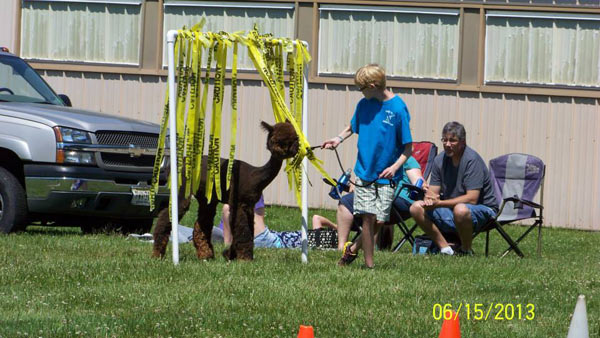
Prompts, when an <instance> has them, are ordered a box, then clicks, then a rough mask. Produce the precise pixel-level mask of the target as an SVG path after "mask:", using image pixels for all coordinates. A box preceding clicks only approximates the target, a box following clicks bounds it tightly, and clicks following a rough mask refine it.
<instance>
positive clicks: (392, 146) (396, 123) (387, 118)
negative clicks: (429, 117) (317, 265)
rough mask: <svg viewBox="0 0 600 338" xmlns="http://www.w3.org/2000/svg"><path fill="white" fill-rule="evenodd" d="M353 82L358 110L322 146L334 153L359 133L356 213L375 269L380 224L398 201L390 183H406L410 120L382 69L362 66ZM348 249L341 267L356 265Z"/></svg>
mask: <svg viewBox="0 0 600 338" xmlns="http://www.w3.org/2000/svg"><path fill="white" fill-rule="evenodd" d="M354 83H355V84H356V86H357V87H358V89H359V90H360V91H361V92H362V94H363V95H364V98H363V99H361V100H360V101H359V102H358V104H357V105H356V110H355V111H354V116H353V117H352V121H351V122H350V125H349V126H348V127H346V128H345V129H344V130H342V132H340V133H339V134H338V136H336V137H334V138H332V139H329V140H327V141H325V142H323V145H322V147H323V148H335V147H337V146H338V145H339V144H340V143H342V141H344V139H346V138H347V137H349V136H350V135H352V134H353V133H356V134H358V143H357V148H358V155H357V159H356V165H355V166H354V173H355V175H356V188H355V190H354V191H355V193H354V195H355V198H354V214H355V215H360V216H361V217H362V221H363V236H362V242H363V243H362V244H363V245H362V247H363V250H364V253H365V264H366V266H367V267H368V268H372V267H373V266H374V263H373V250H374V240H373V237H374V235H375V230H376V229H375V224H376V221H377V220H379V221H382V222H386V221H387V220H388V219H389V217H390V209H391V206H392V199H393V196H394V187H393V186H392V184H391V183H392V181H393V182H394V183H395V184H397V183H398V182H399V181H400V180H401V179H402V176H403V172H402V170H399V169H400V168H402V165H403V164H404V162H406V160H407V159H408V158H409V157H410V155H411V154H412V137H411V134H410V126H409V121H410V115H409V113H408V109H407V108H406V104H405V103H404V101H402V99H401V98H400V97H399V96H397V95H394V94H393V93H392V92H391V91H389V90H387V89H386V86H385V85H386V83H385V70H384V69H383V68H382V67H380V66H379V65H376V64H369V65H366V66H363V67H361V68H360V69H359V70H357V71H356V74H355V75H354ZM349 247H350V245H348V243H347V244H346V245H345V246H344V250H343V256H342V259H340V261H339V262H338V265H348V264H350V262H352V260H354V257H352V256H355V255H356V254H352V252H351V250H349Z"/></svg>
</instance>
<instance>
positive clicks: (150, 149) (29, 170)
mask: <svg viewBox="0 0 600 338" xmlns="http://www.w3.org/2000/svg"><path fill="white" fill-rule="evenodd" d="M70 105H71V103H70V100H69V98H68V97H67V96H66V95H57V94H56V93H55V92H54V91H53V90H52V88H50V86H49V85H48V84H47V83H46V82H45V81H44V80H43V79H42V78H41V77H40V76H39V75H38V74H37V73H36V71H35V70H33V69H32V68H31V67H30V66H29V65H28V64H27V63H26V62H25V61H24V60H22V59H21V58H19V57H17V56H15V55H13V54H10V53H8V52H7V51H6V50H4V51H0V233H9V232H12V231H18V230H23V229H25V227H26V226H27V225H28V224H31V223H32V222H40V223H41V224H51V225H57V226H60V225H65V226H80V227H81V228H82V230H83V231H84V232H90V231H95V230H98V229H103V230H107V229H110V230H120V231H123V232H133V231H143V232H146V231H149V230H150V228H151V227H152V219H153V216H155V215H154V214H152V213H151V212H150V209H149V201H148V196H149V185H150V183H151V176H152V168H153V164H154V155H155V153H156V146H157V142H158V133H159V127H158V125H156V124H152V123H148V122H143V121H136V120H132V119H126V118H122V117H118V116H115V115H109V114H102V113H97V112H91V111H85V110H79V109H74V108H71V107H70ZM163 165H168V161H164V163H163ZM162 169H163V173H162V175H161V180H160V181H161V188H160V190H159V194H158V195H157V198H156V201H157V209H155V210H158V209H160V208H161V207H164V206H166V205H167V203H168V197H169V196H168V189H167V188H166V185H165V183H166V176H165V174H164V170H165V169H166V168H162Z"/></svg>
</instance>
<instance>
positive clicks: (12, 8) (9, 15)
mask: <svg viewBox="0 0 600 338" xmlns="http://www.w3.org/2000/svg"><path fill="white" fill-rule="evenodd" d="M19 2H20V0H3V1H2V4H1V5H0V7H1V9H2V10H0V22H1V23H2V25H1V26H0V27H2V28H1V29H0V47H8V49H9V50H10V51H11V52H12V53H16V52H17V51H16V50H15V49H16V45H15V42H16V39H15V37H16V36H17V20H16V18H17V8H18V5H19Z"/></svg>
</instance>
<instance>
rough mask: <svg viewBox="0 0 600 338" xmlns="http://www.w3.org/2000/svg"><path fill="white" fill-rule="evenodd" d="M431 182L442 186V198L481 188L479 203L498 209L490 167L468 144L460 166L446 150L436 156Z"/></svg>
mask: <svg viewBox="0 0 600 338" xmlns="http://www.w3.org/2000/svg"><path fill="white" fill-rule="evenodd" d="M429 184H430V185H434V186H439V187H441V190H440V191H441V195H442V196H441V197H440V198H441V199H442V200H447V199H451V198H455V197H458V196H462V195H464V194H466V193H467V190H479V200H478V201H477V204H483V205H486V206H488V207H490V208H492V209H493V210H495V211H498V203H497V201H496V196H494V190H493V189H494V188H493V187H492V182H491V181H490V173H489V171H488V168H487V166H486V165H485V162H484V161H483V159H482V158H481V156H479V154H477V152H476V151H475V150H473V149H471V148H469V147H468V146H465V151H464V153H463V155H462V157H461V158H460V163H459V164H458V167H455V166H454V165H453V164H452V158H450V157H448V156H445V153H444V152H442V153H441V154H439V155H438V156H436V158H435V160H434V161H433V168H432V170H431V179H430V182H429Z"/></svg>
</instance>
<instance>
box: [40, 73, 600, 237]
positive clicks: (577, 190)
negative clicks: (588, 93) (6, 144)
mask: <svg viewBox="0 0 600 338" xmlns="http://www.w3.org/2000/svg"><path fill="white" fill-rule="evenodd" d="M41 73H42V74H43V75H44V78H45V79H46V80H47V81H48V82H49V83H50V84H51V85H52V86H53V87H54V88H55V90H56V91H57V92H59V93H65V94H68V95H69V96H70V97H71V99H72V101H73V105H74V106H76V107H81V108H89V109H92V110H98V111H102V112H107V113H112V114H118V115H123V116H128V117H132V118H138V119H143V120H147V121H152V122H159V120H160V118H161V116H162V109H163V104H164V91H165V88H166V87H165V86H166V85H165V83H166V79H165V78H164V77H155V76H137V75H113V74H97V73H79V72H60V71H44V72H41ZM393 91H394V92H396V93H398V94H399V95H400V96H401V97H403V99H404V100H405V101H406V103H407V105H408V107H409V110H410V112H411V118H412V120H411V128H412V132H413V139H414V140H416V141H419V140H428V141H432V142H435V143H436V144H437V145H438V147H440V151H441V144H440V142H439V139H440V133H441V129H442V127H443V125H444V123H446V122H448V121H452V120H456V121H459V122H461V123H463V124H464V125H465V127H466V129H467V143H468V144H469V145H470V146H471V147H472V148H474V149H475V150H476V151H478V152H479V153H480V155H481V156H482V157H483V159H484V160H485V161H489V160H490V159H492V158H494V157H496V156H499V155H502V154H505V153H509V152H523V153H529V154H533V155H536V156H538V157H540V158H541V159H542V160H543V161H544V162H545V163H546V165H547V169H546V181H545V183H546V184H545V193H544V204H545V206H546V209H545V211H544V212H545V216H546V224H547V225H551V226H558V227H567V228H577V229H589V230H600V225H599V224H597V223H596V222H594V221H595V220H597V219H599V218H600V206H599V204H598V199H597V196H598V195H599V194H600V179H599V169H600V168H599V166H600V163H599V154H600V149H599V148H600V145H599V142H598V136H597V135H598V133H599V132H600V118H599V115H600V102H599V100H598V99H580V98H568V97H567V98H565V97H550V96H535V95H512V94H485V93H472V92H458V91H442V90H419V89H396V88H394V89H393ZM238 92H239V97H238V102H239V105H238V106H239V121H238V142H237V143H238V150H237V158H239V159H242V160H245V161H248V162H249V163H251V164H253V165H257V166H259V165H263V164H264V163H265V162H266V161H267V159H268V151H267V150H266V149H265V140H266V135H265V134H264V132H262V131H261V130H260V128H259V122H260V120H265V121H267V122H269V123H272V122H273V114H272V108H271V101H270V98H269V95H268V90H267V89H266V87H264V85H262V83H261V82H260V81H254V80H244V81H241V82H240V85H239V89H238ZM229 93H230V90H229V87H227V88H226V96H225V103H227V102H229ZM360 97H361V94H360V92H358V91H356V90H355V89H354V87H353V86H346V85H329V84H311V85H310V90H309V131H308V139H309V141H310V143H311V144H313V145H316V144H319V143H321V142H322V141H323V140H325V139H326V138H330V137H332V136H335V135H337V133H338V132H339V131H340V130H341V129H342V128H343V127H344V126H345V125H347V124H348V122H349V121H350V118H351V116H352V113H353V111H354V105H355V104H356V102H357V101H358V100H359V99H360ZM209 102H211V101H210V100H209ZM209 105H210V103H209ZM229 112H230V110H229V107H228V105H227V104H226V105H225V107H224V116H225V118H224V120H223V124H222V126H223V132H222V133H223V135H224V139H223V145H222V149H229V142H228V140H227V138H226V137H225V135H229V134H230V132H229V125H230V124H229V121H230V120H229V118H228V114H229ZM209 123H210V121H207V126H209V125H210V124H209ZM355 152H356V137H351V138H350V139H348V140H347V141H346V142H344V144H343V146H341V147H340V158H341V161H342V164H343V166H344V167H345V168H347V167H352V166H353V165H354V159H355ZM227 153H228V151H225V150H224V151H223V153H222V155H223V156H227ZM316 154H317V156H318V157H319V158H320V159H322V160H324V161H325V163H324V168H325V169H326V171H327V172H329V173H330V174H331V175H332V176H333V177H334V178H336V177H337V176H338V175H339V174H340V168H339V165H338V163H337V159H336V156H335V154H334V152H332V151H322V150H316ZM309 179H310V182H311V183H312V186H311V187H310V190H309V204H310V207H327V208H334V207H335V206H336V204H335V202H334V201H333V200H331V199H330V198H329V196H327V193H328V191H329V187H328V186H326V185H325V184H323V183H322V180H321V177H320V175H319V174H318V172H317V171H316V170H314V169H313V168H312V166H309ZM265 198H266V200H267V203H271V204H283V205H292V206H293V205H295V197H294V194H293V193H292V192H291V191H290V190H289V189H288V185H287V179H286V176H285V175H284V174H283V173H282V174H280V175H279V176H278V178H277V179H276V180H275V181H274V183H273V184H271V185H270V186H269V187H268V188H267V190H266V191H265Z"/></svg>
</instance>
